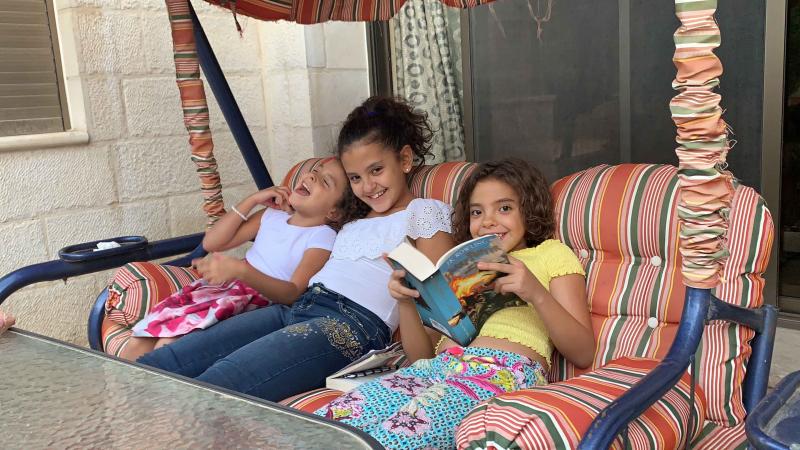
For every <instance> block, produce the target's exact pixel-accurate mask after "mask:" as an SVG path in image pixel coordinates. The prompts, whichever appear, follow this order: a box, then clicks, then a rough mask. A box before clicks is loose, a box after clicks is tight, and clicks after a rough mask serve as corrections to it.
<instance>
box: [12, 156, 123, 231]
mask: <svg viewBox="0 0 800 450" xmlns="http://www.w3.org/2000/svg"><path fill="white" fill-rule="evenodd" d="M114 200H116V195H115V192H114V177H113V175H112V170H111V162H110V161H109V157H108V149H107V148H106V147H97V146H89V147H79V148H75V147H67V148H53V149H47V150H46V151H26V152H14V153H4V154H0V223H2V222H6V221H8V220H11V219H18V218H28V217H32V216H36V215H40V214H43V213H46V212H49V211H53V210H58V209H67V208H80V207H85V206H95V205H107V204H109V203H111V202H112V201H114Z"/></svg>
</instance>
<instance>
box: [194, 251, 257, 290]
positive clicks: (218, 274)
mask: <svg viewBox="0 0 800 450" xmlns="http://www.w3.org/2000/svg"><path fill="white" fill-rule="evenodd" d="M244 264H245V262H244V261H242V260H240V259H236V258H232V257H230V256H227V255H223V254H222V253H209V254H208V256H206V257H205V258H198V259H195V260H192V267H194V268H195V269H197V271H198V272H200V275H202V276H203V278H204V279H205V280H206V281H207V282H208V283H209V284H225V283H228V282H230V281H233V280H234V279H236V278H240V277H241V273H242V270H244Z"/></svg>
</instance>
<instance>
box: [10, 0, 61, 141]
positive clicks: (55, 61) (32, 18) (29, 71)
mask: <svg viewBox="0 0 800 450" xmlns="http://www.w3.org/2000/svg"><path fill="white" fill-rule="evenodd" d="M54 17H55V16H54V11H53V4H52V0H2V1H0V137H3V136H18V135H26V134H41V133H54V132H61V131H65V130H68V129H69V128H70V124H69V118H68V115H67V107H66V101H65V95H64V85H63V76H62V73H61V63H60V60H59V57H58V55H59V50H58V40H57V33H56V26H55V19H54Z"/></svg>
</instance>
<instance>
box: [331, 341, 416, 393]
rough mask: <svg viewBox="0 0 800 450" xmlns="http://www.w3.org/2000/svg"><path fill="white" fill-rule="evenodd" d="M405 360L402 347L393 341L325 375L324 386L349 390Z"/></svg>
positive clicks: (394, 368)
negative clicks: (327, 375)
mask: <svg viewBox="0 0 800 450" xmlns="http://www.w3.org/2000/svg"><path fill="white" fill-rule="evenodd" d="M405 360H406V355H405V353H403V347H402V346H401V345H400V343H399V342H395V343H393V344H391V345H390V346H388V347H386V348H384V349H382V350H371V351H369V352H367V353H366V354H365V355H364V356H362V357H361V358H358V359H357V360H355V361H353V362H351V363H350V364H348V365H347V366H345V367H344V368H343V369H342V370H340V371H338V372H336V373H334V374H333V375H331V376H329V377H327V378H326V379H325V386H326V387H327V388H329V389H337V390H340V391H344V392H347V391H351V390H353V389H355V388H356V387H357V386H358V385H359V384H361V383H364V382H365V381H369V380H371V379H373V378H377V377H380V376H381V375H384V374H387V373H389V372H392V371H395V370H397V369H398V368H400V366H402V365H403V363H404V362H405Z"/></svg>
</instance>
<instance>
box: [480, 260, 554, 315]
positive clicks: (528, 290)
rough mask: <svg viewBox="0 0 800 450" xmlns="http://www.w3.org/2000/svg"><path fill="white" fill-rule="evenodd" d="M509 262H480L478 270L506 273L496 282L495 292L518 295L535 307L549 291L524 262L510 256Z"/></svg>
mask: <svg viewBox="0 0 800 450" xmlns="http://www.w3.org/2000/svg"><path fill="white" fill-rule="evenodd" d="M508 261H509V264H501V263H485V262H479V263H478V269H479V270H495V271H497V272H501V273H505V274H506V275H505V276H504V277H500V278H498V279H497V280H495V282H494V290H495V292H498V293H500V294H508V293H511V294H516V295H517V296H518V297H519V298H521V299H522V300H525V301H526V302H528V303H530V304H534V305H535V304H536V302H537V301H538V299H539V298H541V297H542V296H541V294H543V293H546V292H547V290H546V289H545V288H544V286H542V283H540V282H539V280H537V279H536V277H535V276H534V275H533V274H532V273H531V271H530V270H528V268H527V267H525V264H523V263H522V261H520V260H518V259H516V258H514V257H513V256H509V257H508Z"/></svg>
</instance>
